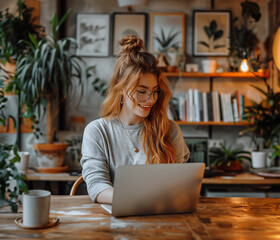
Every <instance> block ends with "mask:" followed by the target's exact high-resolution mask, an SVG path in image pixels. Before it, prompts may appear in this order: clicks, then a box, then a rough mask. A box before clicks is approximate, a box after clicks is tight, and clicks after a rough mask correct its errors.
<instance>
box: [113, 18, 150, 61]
mask: <svg viewBox="0 0 280 240" xmlns="http://www.w3.org/2000/svg"><path fill="white" fill-rule="evenodd" d="M146 28H147V14H146V13H113V44H112V45H113V55H114V56H116V55H117V54H118V52H119V51H120V45H119V41H120V39H122V38H123V37H124V36H127V35H136V36H137V37H138V38H141V39H142V40H143V41H144V45H145V46H146V43H147V29H146Z"/></svg>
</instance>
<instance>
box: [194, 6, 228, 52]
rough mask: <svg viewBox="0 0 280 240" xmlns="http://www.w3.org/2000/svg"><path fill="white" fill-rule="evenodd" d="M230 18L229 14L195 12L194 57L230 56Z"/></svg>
mask: <svg viewBox="0 0 280 240" xmlns="http://www.w3.org/2000/svg"><path fill="white" fill-rule="evenodd" d="M229 17H230V15H229V12H195V17H194V55H196V56H203V55H204V56H227V55H228V48H229V30H230V26H229V24H230V21H229Z"/></svg>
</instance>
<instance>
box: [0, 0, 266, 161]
mask: <svg viewBox="0 0 280 240" xmlns="http://www.w3.org/2000/svg"><path fill="white" fill-rule="evenodd" d="M66 2H67V6H66V8H67V9H68V8H71V13H70V15H69V17H68V19H67V27H66V29H67V32H66V34H67V36H69V37H75V31H76V26H75V25H76V14H77V13H109V14H112V13H113V12H125V11H126V9H125V8H119V7H118V5H117V0H102V1H101V0H68V1H66ZM241 2H243V1H242V0H235V1H225V0H215V9H217V10H231V11H232V16H233V17H235V16H237V17H239V18H240V16H241V6H240V3H241ZM255 2H257V3H258V4H259V5H260V7H261V13H262V18H261V20H260V22H259V23H257V28H256V31H257V32H258V37H259V39H260V41H261V43H263V42H264V40H265V39H266V37H267V36H268V33H269V29H268V23H269V18H268V3H269V0H256V1H255ZM15 3H16V0H10V1H3V0H1V1H0V9H1V10H3V9H5V8H7V7H10V8H11V9H15V7H14V6H15ZM56 7H57V6H56V0H41V17H40V21H41V24H42V25H44V26H46V27H47V32H50V25H49V21H50V19H51V16H52V15H53V13H54V12H56ZM193 10H210V0H200V1H198V0H150V3H149V5H148V6H146V7H135V8H134V11H137V12H146V13H148V14H149V13H151V12H184V13H185V14H186V52H187V54H188V55H190V56H191V54H192V11H193ZM240 19H241V18H240ZM148 35H149V33H148ZM261 47H262V44H261ZM262 50H263V47H262ZM264 55H265V54H264V52H263V56H264ZM202 59H203V58H192V62H195V63H200V62H201V60H202ZM216 59H217V61H218V64H219V66H221V67H223V68H224V70H225V71H226V68H227V59H226V58H225V57H219V58H216ZM84 60H85V61H86V62H87V64H88V65H96V77H99V78H100V79H101V80H103V81H106V82H109V80H110V76H111V74H112V71H113V68H114V64H115V57H112V56H111V57H106V58H105V57H103V58H92V57H87V58H84ZM251 83H254V84H257V85H258V86H262V83H261V82H258V81H256V80H249V81H248V80H246V79H238V80H237V79H216V80H214V85H213V87H214V90H218V91H228V92H231V93H233V92H234V91H235V90H236V89H237V88H238V89H241V90H242V92H243V93H244V94H246V95H248V96H249V97H252V98H255V99H256V98H259V96H258V95H257V93H256V92H254V90H252V88H251V86H249V84H251ZM86 84H88V85H86V88H85V93H84V95H83V98H82V101H81V104H80V105H79V106H77V96H74V95H73V96H72V97H71V98H70V99H69V101H68V103H67V113H66V114H67V116H66V123H65V124H66V127H67V129H69V128H70V119H71V116H73V115H82V116H84V117H85V120H86V123H89V122H90V121H92V120H94V119H96V118H98V112H99V107H100V105H101V103H102V101H103V98H102V97H100V96H99V95H98V93H96V92H94V90H93V88H92V87H91V85H90V82H89V83H86ZM190 87H193V88H194V87H196V88H199V89H200V90H203V91H209V79H183V80H182V81H179V82H178V83H177V84H176V86H175V87H174V88H172V90H173V91H174V92H180V91H183V90H187V89H188V88H190ZM243 128H244V127H243ZM243 128H242V127H230V126H226V127H218V126H216V127H213V138H218V139H219V138H222V139H226V142H227V143H230V144H233V145H236V144H239V143H242V144H245V145H246V146H247V147H248V146H249V141H248V138H238V132H239V131H240V130H241V129H243ZM182 132H183V135H184V136H191V137H197V136H205V137H207V136H208V127H207V126H182ZM14 139H15V136H14V135H13V134H11V135H9V136H8V135H6V134H4V135H3V134H0V141H1V142H2V141H8V142H13V140H14ZM33 142H34V137H33V136H32V135H31V134H24V135H23V149H24V150H29V149H31V148H32V144H33ZM30 151H33V150H30ZM34 161H35V160H34ZM34 164H35V162H34Z"/></svg>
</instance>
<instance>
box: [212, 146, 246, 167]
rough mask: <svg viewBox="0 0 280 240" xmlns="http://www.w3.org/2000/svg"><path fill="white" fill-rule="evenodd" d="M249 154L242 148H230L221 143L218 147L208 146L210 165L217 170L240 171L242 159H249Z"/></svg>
mask: <svg viewBox="0 0 280 240" xmlns="http://www.w3.org/2000/svg"><path fill="white" fill-rule="evenodd" d="M249 154H250V152H248V151H244V150H243V149H242V148H236V149H231V148H230V147H226V146H225V145H224V144H221V146H220V147H212V148H210V158H211V160H210V165H211V167H213V168H214V169H217V170H223V171H241V170H242V169H243V161H244V159H248V160H251V158H250V157H249Z"/></svg>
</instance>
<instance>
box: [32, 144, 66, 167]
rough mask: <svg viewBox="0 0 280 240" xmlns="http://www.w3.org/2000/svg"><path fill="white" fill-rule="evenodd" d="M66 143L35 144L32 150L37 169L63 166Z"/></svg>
mask: <svg viewBox="0 0 280 240" xmlns="http://www.w3.org/2000/svg"><path fill="white" fill-rule="evenodd" d="M67 146H68V144H67V143H52V144H50V143H37V144H34V145H33V147H34V150H35V153H36V157H37V162H38V166H39V167H46V168H47V167H49V168H53V167H61V166H62V165H63V161H64V157H65V153H66V149H67Z"/></svg>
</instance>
